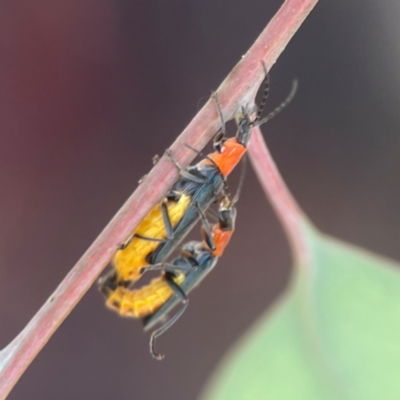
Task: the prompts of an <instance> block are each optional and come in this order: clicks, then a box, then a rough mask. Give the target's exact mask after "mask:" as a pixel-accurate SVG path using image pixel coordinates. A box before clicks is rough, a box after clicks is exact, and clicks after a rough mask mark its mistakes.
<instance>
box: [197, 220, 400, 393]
mask: <svg viewBox="0 0 400 400" xmlns="http://www.w3.org/2000/svg"><path fill="white" fill-rule="evenodd" d="M305 232H306V233H305V234H306V237H307V240H308V245H309V249H310V254H311V257H310V262H309V263H308V265H298V266H297V268H295V273H294V276H293V279H292V284H291V285H290V288H289V289H288V291H287V292H286V294H285V295H284V296H283V297H282V298H281V300H280V301H279V302H278V304H277V305H276V306H275V308H274V310H273V311H272V312H271V311H270V312H268V313H267V315H265V316H264V317H262V318H261V320H260V321H259V322H258V323H257V324H256V326H254V327H253V328H252V329H251V330H250V332H249V333H248V334H247V335H246V336H245V337H244V338H242V340H241V342H240V343H239V344H238V345H237V346H236V348H235V349H234V350H233V351H232V353H231V354H230V355H229V356H228V357H227V358H226V359H225V361H224V362H223V363H222V366H221V367H220V368H219V370H218V371H217V373H216V375H215V376H214V378H213V380H212V383H211V385H210V386H209V387H208V389H207V391H206V394H205V395H204V398H205V399H212V400H222V399H226V400H235V399H240V400H242V399H249V400H257V399H263V400H264V399H265V400H267V399H271V400H272V399H273V400H292V399H293V400H303V399H305V400H339V399H340V400H343V399H351V400H358V399H359V400H361V399H362V400H369V399H374V400H375V399H383V400H391V399H393V400H399V399H400V274H399V269H398V267H399V265H398V264H396V263H394V262H392V261H389V260H387V259H384V258H382V257H379V256H376V255H374V254H372V253H369V252H367V251H365V250H362V249H359V248H357V247H354V246H351V245H348V244H346V243H343V242H340V241H338V240H336V239H334V238H331V237H328V236H325V235H323V234H321V233H319V232H317V231H316V230H315V229H314V228H311V227H310V226H309V225H306V226H305Z"/></svg>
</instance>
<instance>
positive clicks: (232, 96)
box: [0, 0, 317, 399]
mask: <svg viewBox="0 0 400 400" xmlns="http://www.w3.org/2000/svg"><path fill="white" fill-rule="evenodd" d="M316 3H317V0H287V1H286V2H285V3H284V4H283V5H282V7H281V8H280V10H279V11H278V13H277V14H276V15H275V17H274V18H273V19H272V20H271V22H270V23H269V24H268V26H267V27H266V28H265V29H264V31H263V32H262V33H261V35H260V36H259V38H258V39H257V40H256V42H255V43H254V45H253V46H252V47H251V48H250V50H249V51H248V52H247V54H246V55H245V56H244V57H243V59H242V60H241V61H240V62H239V63H238V64H237V65H236V67H235V68H234V69H233V71H232V72H231V73H230V74H229V75H228V77H227V78H226V79H225V81H224V82H223V83H222V85H221V86H220V88H219V89H218V98H219V101H220V103H221V106H222V109H223V112H224V117H225V119H226V120H230V119H232V118H233V117H234V115H235V113H236V112H237V110H238V109H239V107H240V106H241V105H242V104H252V103H253V102H254V97H255V94H256V92H257V89H258V86H259V84H260V83H261V80H262V79H263V75H264V74H263V69H262V68H261V67H260V65H261V60H264V62H265V64H266V66H267V68H268V69H270V68H271V67H272V65H273V64H274V63H275V61H276V59H277V58H278V56H279V55H280V54H281V53H282V51H283V50H284V48H285V47H286V45H287V43H288V42H289V40H290V39H291V37H292V36H293V35H294V33H295V32H296V31H297V29H298V28H299V26H300V25H301V23H302V22H303V21H304V19H305V18H306V17H307V15H308V13H309V12H310V11H311V9H312V8H313V7H314V5H315V4H316ZM218 128H219V117H218V113H217V110H216V107H215V105H214V104H213V102H212V101H208V102H207V103H206V104H205V105H204V107H203V108H202V109H201V110H200V112H199V113H198V114H197V115H196V117H195V118H194V119H193V120H192V121H191V123H190V124H189V125H188V126H187V128H186V129H185V130H184V131H183V133H182V134H181V135H180V136H179V137H178V138H177V140H176V141H175V143H174V144H173V145H172V146H171V151H172V153H173V155H174V157H175V158H176V160H177V161H178V162H179V163H180V164H181V165H182V166H183V167H186V166H187V165H188V164H189V163H190V162H191V161H192V160H193V158H194V156H195V154H194V152H193V151H191V150H189V149H188V148H187V147H186V146H184V145H183V144H184V143H187V144H189V145H190V146H192V147H195V148H197V149H201V148H203V147H204V146H205V145H206V143H207V142H208V141H209V140H210V139H211V137H212V136H213V135H214V133H215V132H216V131H217V129H218ZM177 178H178V173H177V171H176V169H175V168H174V167H173V166H172V165H171V164H170V162H169V160H168V159H167V158H166V157H162V158H161V160H160V161H159V163H158V164H157V165H156V166H155V167H154V168H153V170H152V171H151V172H150V173H149V175H148V176H147V177H146V178H145V180H144V182H143V183H142V184H141V185H140V186H139V187H138V188H137V189H136V191H135V192H134V193H133V195H132V196H131V197H130V198H129V199H128V200H127V202H126V203H125V204H124V205H123V207H122V208H121V209H120V210H119V211H118V213H117V214H116V215H115V217H114V218H113V219H112V220H111V222H110V223H109V224H108V225H107V226H106V228H105V229H104V230H103V232H101V234H100V235H99V236H98V238H97V239H96V240H95V241H94V243H93V244H92V245H91V246H90V247H89V249H88V250H87V251H86V253H85V254H84V255H83V256H82V258H81V259H80V260H79V261H78V262H77V264H76V265H75V266H74V267H73V268H72V270H71V271H70V273H69V274H68V275H67V276H66V277H65V279H64V280H63V281H62V282H61V283H60V285H59V286H58V288H57V289H56V290H55V292H54V293H53V294H52V295H51V296H50V298H49V299H48V300H47V301H46V303H45V304H44V305H43V306H42V308H41V309H40V310H39V311H38V313H37V314H36V315H35V316H34V317H33V318H32V320H31V321H30V322H29V323H28V325H27V326H26V327H25V328H24V329H23V331H22V332H21V333H20V334H19V335H18V336H17V337H16V338H15V339H14V340H13V341H12V342H11V343H10V344H9V345H8V346H7V347H6V348H4V349H3V350H2V351H1V352H0V399H5V398H6V396H7V395H8V393H9V392H10V391H11V389H12V388H13V387H14V385H15V384H16V382H17V381H18V379H19V378H20V377H21V375H22V374H23V373H24V371H25V370H26V368H27V367H28V366H29V364H30V363H31V362H32V360H33V359H34V358H35V357H36V355H37V354H38V353H39V351H40V350H41V349H42V348H43V346H44V345H45V344H46V343H47V341H48V340H49V339H50V337H51V336H52V334H53V333H54V332H55V331H56V330H57V328H58V327H59V326H60V324H61V323H62V322H63V321H64V319H65V318H66V317H67V315H68V314H69V313H70V312H71V310H72V309H73V308H74V307H75V305H76V304H77V303H78V301H79V300H80V299H81V298H82V296H83V295H84V294H85V293H86V291H87V290H88V289H89V288H90V286H91V285H92V284H93V282H94V281H95V280H96V278H97V277H98V276H99V274H100V273H101V271H102V270H103V269H104V268H105V267H106V265H107V264H108V263H109V261H110V259H111V258H112V256H113V255H114V253H115V251H116V249H117V246H118V244H119V243H121V242H123V241H124V240H126V238H127V237H128V236H129V235H130V234H131V233H132V232H133V231H134V230H135V229H136V227H137V226H138V224H139V223H140V221H141V220H142V219H143V218H144V217H145V216H146V214H147V213H148V212H149V211H150V210H151V209H152V207H153V206H154V205H155V204H157V203H158V202H159V201H161V199H162V198H163V196H164V195H165V193H166V192H167V190H168V189H169V188H170V187H171V185H172V184H173V183H174V181H176V179H177Z"/></svg>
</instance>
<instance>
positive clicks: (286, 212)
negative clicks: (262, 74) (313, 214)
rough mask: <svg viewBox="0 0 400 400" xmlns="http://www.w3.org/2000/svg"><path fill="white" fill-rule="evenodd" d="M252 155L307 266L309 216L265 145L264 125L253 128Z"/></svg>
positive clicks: (299, 261) (297, 257)
mask: <svg viewBox="0 0 400 400" xmlns="http://www.w3.org/2000/svg"><path fill="white" fill-rule="evenodd" d="M249 156H250V160H251V163H252V165H253V168H254V170H255V171H256V174H257V176H258V180H259V181H260V183H261V186H262V188H263V189H264V192H265V194H266V196H267V197H268V198H269V200H270V202H271V204H272V206H273V208H274V209H275V212H276V214H277V215H278V218H279V219H280V221H281V223H282V225H283V227H284V229H285V232H286V235H287V237H288V240H289V243H290V245H291V247H292V254H293V256H294V257H295V261H296V263H297V264H298V265H307V261H308V260H309V258H310V255H309V246H308V245H307V242H306V240H307V239H306V237H305V236H304V223H305V221H307V217H306V216H305V215H304V214H303V212H302V210H301V209H300V207H299V206H298V204H297V203H296V201H295V200H294V198H293V196H292V195H291V193H290V192H289V189H288V188H287V187H286V185H285V182H284V181H283V179H282V177H281V175H280V173H279V171H278V168H277V167H276V164H275V162H274V160H273V159H272V157H271V154H270V152H269V150H268V147H267V145H266V144H265V141H264V138H263V136H262V134H261V131H260V127H256V128H253V133H252V138H251V143H250V146H249Z"/></svg>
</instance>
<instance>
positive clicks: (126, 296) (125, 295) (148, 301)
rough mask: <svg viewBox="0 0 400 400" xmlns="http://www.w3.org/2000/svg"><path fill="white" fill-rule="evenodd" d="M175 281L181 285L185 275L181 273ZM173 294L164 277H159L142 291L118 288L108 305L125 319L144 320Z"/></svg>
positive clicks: (143, 287)
mask: <svg viewBox="0 0 400 400" xmlns="http://www.w3.org/2000/svg"><path fill="white" fill-rule="evenodd" d="M173 279H174V281H175V283H176V284H178V285H181V284H182V282H183V281H184V279H185V275H184V274H182V273H179V274H178V275H177V276H176V277H175V278H173ZM173 293H174V292H173V291H172V289H171V288H170V287H169V286H168V284H167V282H166V281H165V279H164V277H163V276H159V277H157V278H155V279H153V280H152V281H151V282H150V283H149V284H148V285H145V286H142V287H141V288H140V289H135V290H131V289H128V288H125V287H123V286H118V287H117V289H116V290H115V291H114V292H112V293H111V294H110V295H109V297H108V298H107V301H106V305H107V307H109V308H111V309H112V310H114V311H116V312H117V313H119V314H120V315H122V316H123V317H134V318H143V317H146V316H147V315H150V314H153V313H154V312H155V311H157V310H158V309H159V308H160V307H161V306H162V305H163V304H164V303H165V302H166V301H167V300H169V298H170V297H171V296H172V295H173Z"/></svg>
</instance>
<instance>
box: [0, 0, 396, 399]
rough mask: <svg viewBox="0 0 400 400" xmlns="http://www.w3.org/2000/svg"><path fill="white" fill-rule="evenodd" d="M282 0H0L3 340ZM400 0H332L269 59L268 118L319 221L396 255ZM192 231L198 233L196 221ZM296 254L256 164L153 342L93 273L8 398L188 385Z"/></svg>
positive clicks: (275, 291)
mask: <svg viewBox="0 0 400 400" xmlns="http://www.w3.org/2000/svg"><path fill="white" fill-rule="evenodd" d="M280 4H281V1H278V0H270V1H261V0H236V1H234V2H232V1H228V0H215V1H213V2H201V1H173V0H171V1H169V2H163V1H153V2H145V1H135V0H132V1H127V0H114V1H111V0H79V1H78V0H69V1H61V2H54V1H51V0H42V1H36V2H31V1H28V0H19V1H15V0H14V1H11V0H5V1H2V2H1V4H0V38H1V41H0V60H1V61H0V132H1V133H0V135H1V136H0V137H1V144H0V347H4V346H5V345H6V344H7V343H9V341H10V340H11V339H13V338H14V337H15V336H16V335H17V333H18V332H20V330H21V329H22V328H23V327H24V326H25V325H26V323H27V322H28V321H29V320H30V319H31V317H32V316H33V315H34V313H35V312H36V311H37V310H38V309H39V307H40V306H41V305H42V304H43V303H44V301H45V300H46V299H47V297H48V296H49V295H50V294H51V293H52V291H53V290H54V289H55V288H56V286H57V285H58V284H59V282H60V281H61V280H62V279H63V278H64V276H65V275H66V274H67V273H68V271H69V270H70V269H71V267H72V266H73V264H74V263H75V262H76V261H77V260H78V259H79V257H80V256H81V255H82V254H83V252H84V251H85V250H86V249H87V247H88V246H89V245H90V244H91V242H92V241H93V240H94V239H95V238H96V236H97V235H98V234H99V232H100V231H101V230H102V228H103V227H104V226H105V225H106V224H107V222H108V221H109V220H110V219H111V217H112V216H113V215H114V214H115V212H116V211H117V210H118V209H119V207H120V206H121V205H122V203H123V202H124V201H125V200H126V198H127V197H128V196H129V195H130V194H131V193H132V191H133V190H134V189H135V187H136V185H137V181H138V180H139V179H140V178H141V177H142V176H143V175H144V174H145V173H146V172H147V171H148V170H149V169H150V168H151V166H152V162H151V159H152V157H153V156H154V155H155V154H156V153H158V154H162V153H163V151H164V149H166V148H167V147H168V146H169V144H170V143H172V141H173V140H174V139H175V137H176V136H177V135H178V133H180V132H181V131H182V130H183V128H184V127H185V126H186V124H187V123H188V122H189V121H190V120H191V118H192V117H193V116H194V115H195V113H196V112H197V110H198V109H199V108H200V107H201V106H202V105H203V104H204V102H205V101H206V100H207V98H208V96H209V95H210V93H211V91H212V90H213V89H216V88H217V87H218V85H219V84H220V82H221V81H222V80H223V79H224V78H225V76H226V75H227V74H228V73H229V71H230V70H231V69H232V67H233V66H234V65H235V64H236V63H237V62H238V60H239V59H240V57H241V55H242V54H244V53H245V52H246V51H247V49H248V48H249V46H250V45H251V44H252V43H253V41H254V40H255V39H256V38H257V36H258V34H259V33H260V32H261V30H262V29H263V28H264V27H265V25H266V24H267V22H268V21H269V20H270V18H271V17H272V16H273V15H274V13H275V12H276V11H277V9H278V8H279V6H280ZM399 16H400V3H399V2H398V1H396V0H387V1H385V2H377V1H373V0H363V1H361V0H353V1H345V0H341V1H336V2H329V1H322V0H321V2H320V4H318V5H317V7H316V9H315V10H314V11H313V12H312V13H311V15H310V17H309V18H308V19H307V20H306V22H305V24H304V25H303V26H302V27H301V28H300V30H299V32H298V33H297V34H296V36H295V37H294V39H293V40H292V41H291V42H290V44H289V46H288V47H287V49H286V51H285V52H284V53H283V55H282V56H281V57H280V58H279V60H278V62H277V64H276V65H275V66H274V68H273V70H272V73H271V80H272V82H271V85H272V88H271V96H270V100H269V102H268V107H269V109H270V110H271V109H273V108H274V107H275V106H276V105H278V104H279V103H280V102H281V101H282V99H283V98H284V97H285V96H286V94H287V93H288V91H289V89H290V85H291V81H292V79H293V78H298V79H299V81H300V88H299V92H298V94H297V97H296V99H295V101H294V102H293V103H292V105H290V107H289V108H287V109H286V110H285V111H284V112H283V113H282V114H281V115H279V117H277V118H276V119H274V120H273V121H271V122H270V123H269V124H268V125H267V126H264V128H263V131H264V133H265V136H266V139H267V143H268V144H269V146H270V150H271V152H272V154H273V156H274V158H275V160H276V162H277V165H278V167H279V168H280V170H281V172H282V175H283V177H284V179H285V180H286V182H287V184H288V186H289V188H290V189H291V190H292V192H293V194H294V196H295V197H296V198H297V200H298V201H299V203H300V205H301V206H302V207H303V209H304V210H305V211H306V213H307V214H308V215H309V216H310V218H311V219H312V220H313V221H314V223H315V224H316V225H317V226H318V227H319V228H320V229H321V230H323V231H324V232H326V233H329V234H332V235H334V236H337V237H339V238H341V239H344V240H347V241H350V242H351V243H354V244H357V245H359V246H362V247H366V248H368V249H370V250H373V251H375V252H377V253H380V254H383V255H385V256H388V257H391V258H394V259H397V260H399V259H400V247H399V246H398V238H399V232H400V213H399V212H398V204H400V185H399V184H398V182H399V179H398V176H399V174H400V157H398V153H399V151H398V149H399V148H400V135H399V131H400V114H399V112H398V111H397V105H398V104H399V102H400V80H399V70H400V46H399V44H398V42H399V40H398V38H399V35H400V24H399V23H398V20H399ZM197 235H198V234H197V232H195V234H194V237H198V236H197ZM290 264H291V257H290V254H289V249H288V245H287V243H286V241H285V237H284V235H283V232H282V230H281V227H280V225H279V223H278V222H277V219H276V218H275V215H274V214H273V212H272V210H271V208H270V206H269V204H268V203H267V201H266V199H265V197H264V195H263V194H262V192H261V190H260V188H259V185H258V182H257V181H256V179H255V176H254V174H253V172H252V171H251V169H249V170H248V174H247V177H246V182H245V187H244V190H243V194H242V197H241V199H240V203H239V216H238V223H237V233H236V234H235V236H234V238H233V243H232V244H231V245H230V247H229V248H228V249H227V252H226V254H225V255H224V257H223V258H222V259H221V260H220V262H219V264H218V266H217V268H216V269H215V270H214V271H213V273H212V275H210V276H209V277H208V279H207V280H206V281H205V282H203V284H202V285H201V287H200V288H199V289H198V290H196V291H195V292H193V294H192V295H191V303H190V307H189V309H188V311H187V313H186V314H185V315H184V316H183V317H182V319H181V320H180V321H179V323H177V324H176V325H175V326H174V328H173V329H171V330H170V331H169V332H168V333H167V334H165V335H164V336H163V337H162V338H160V340H159V341H158V349H159V350H160V351H162V352H164V353H166V358H165V360H164V361H163V362H156V361H154V360H153V359H152V358H151V357H150V355H149V351H148V339H149V338H148V335H145V334H144V333H143V332H142V329H141V324H140V323H139V322H138V321H135V320H129V319H121V318H118V317H117V316H116V315H115V314H114V313H112V312H110V311H108V310H106V309H105V308H104V304H103V299H102V297H101V296H100V294H99V292H98V290H97V287H96V286H94V287H93V288H92V289H91V290H90V291H89V292H88V294H87V295H86V296H85V297H84V298H83V300H82V301H81V302H80V303H79V305H78V306H77V307H76V309H75V310H74V311H73V312H72V314H71V315H70V316H69V317H68V318H67V320H66V321H65V322H64V323H63V324H62V326H61V327H60V329H59V330H58V331H57V332H56V334H55V335H54V336H53V338H52V339H51V340H50V342H49V343H48V344H47V346H46V347H45V348H44V350H43V351H42V352H41V353H40V354H39V356H38V357H37V358H36V359H35V361H34V362H33V363H32V365H31V366H30V367H29V369H28V370H27V372H26V373H25V374H24V376H23V377H22V379H21V380H20V382H19V383H18V384H17V386H16V387H15V389H14V390H13V392H12V394H11V395H10V397H9V398H10V399H13V400H16V399H43V400H44V399H46V400H47V399H59V400H64V399H71V398H73V399H88V398H89V399H94V398H96V399H108V398H115V399H131V398H135V399H140V400H147V399H158V398H163V399H194V398H196V396H197V394H198V393H199V391H200V390H201V388H202V386H203V385H204V383H205V381H206V379H207V377H208V376H209V375H210V373H211V372H212V370H213V369H214V368H215V366H216V364H217V363H218V361H219V360H220V359H221V357H222V356H223V354H224V353H225V352H226V351H227V349H228V348H229V347H230V346H231V345H232V344H233V343H234V342H235V341H236V340H237V339H238V338H239V337H240V335H241V334H242V333H243V332H245V331H246V329H247V328H248V327H249V326H250V325H251V324H252V323H253V322H254V321H255V320H256V319H257V318H258V317H259V316H260V315H261V314H262V313H263V312H264V311H265V310H266V309H267V308H268V307H269V306H270V305H271V304H272V303H273V302H274V301H275V300H276V299H277V297H278V296H279V295H280V294H281V293H282V291H283V290H284V288H285V285H286V284H287V282H288V280H289V278H290V271H291V268H290Z"/></svg>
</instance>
